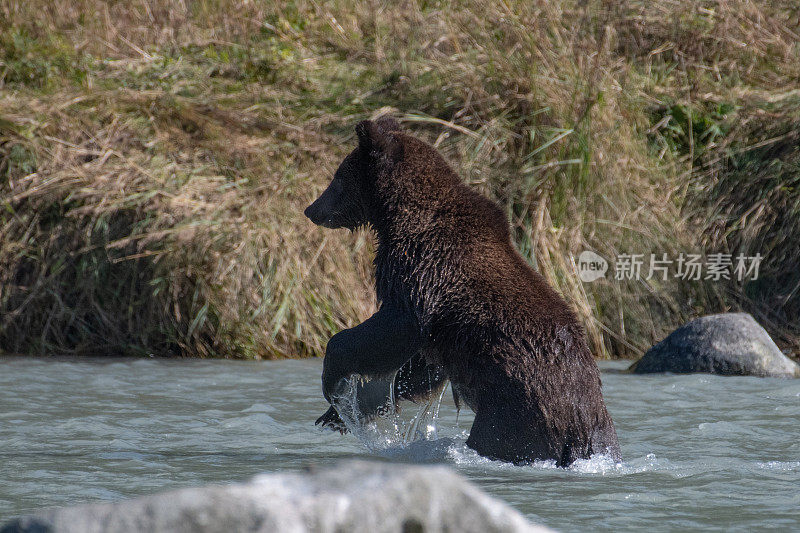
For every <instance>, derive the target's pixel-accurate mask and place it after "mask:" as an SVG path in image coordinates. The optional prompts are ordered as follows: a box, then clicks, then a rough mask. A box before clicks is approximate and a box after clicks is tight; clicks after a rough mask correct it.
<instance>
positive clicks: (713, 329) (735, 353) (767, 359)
mask: <svg viewBox="0 0 800 533" xmlns="http://www.w3.org/2000/svg"><path fill="white" fill-rule="evenodd" d="M630 370H631V371H633V372H634V373H636V374H649V373H655V372H674V373H676V374H685V373H690V372H707V373H711V374H723V375H739V376H763V377H785V378H792V377H800V366H798V365H797V363H795V362H794V361H792V360H791V359H789V358H788V357H786V356H785V355H784V354H783V353H781V351H780V349H778V347H777V346H776V345H775V343H774V342H773V340H772V339H771V338H770V336H769V334H768V333H767V332H766V331H765V330H764V328H762V327H761V326H760V325H759V324H758V322H756V321H755V319H753V317H752V316H750V315H749V314H747V313H722V314H719V315H708V316H704V317H701V318H697V319H695V320H692V321H691V322H689V323H687V324H685V325H684V326H681V327H680V328H678V329H676V330H675V331H673V332H672V333H670V334H669V336H668V337H667V338H666V339H664V340H663V341H661V342H659V343H658V344H656V345H655V346H653V347H652V348H650V350H648V351H647V353H646V354H644V356H643V357H642V358H641V359H639V360H638V361H637V362H635V363H634V364H633V365H631V367H630Z"/></svg>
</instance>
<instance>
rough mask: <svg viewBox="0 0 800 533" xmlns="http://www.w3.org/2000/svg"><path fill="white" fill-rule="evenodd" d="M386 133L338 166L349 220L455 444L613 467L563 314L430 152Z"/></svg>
mask: <svg viewBox="0 0 800 533" xmlns="http://www.w3.org/2000/svg"><path fill="white" fill-rule="evenodd" d="M397 130H398V128H397V127H396V125H395V123H394V122H386V121H384V123H383V124H381V123H377V124H376V123H374V122H363V123H361V124H359V125H358V126H357V132H358V135H359V141H360V144H359V148H358V149H356V150H355V151H354V152H353V154H351V155H350V156H349V159H350V158H352V159H351V161H350V163H349V164H350V165H351V170H350V172H357V173H358V174H359V175H358V176H351V179H352V182H355V183H358V186H359V187H360V189H361V190H359V191H357V192H353V193H352V194H355V195H357V196H358V200H357V202H358V203H359V204H360V206H359V209H360V210H361V212H358V213H355V214H354V215H353V218H352V221H353V222H354V223H355V224H356V225H357V224H361V223H367V224H369V225H370V226H371V227H372V228H373V229H374V230H375V233H376V235H377V241H378V248H377V254H376V257H375V269H376V291H377V296H378V299H379V300H380V301H381V302H392V303H393V305H395V306H398V307H399V308H402V309H405V310H407V312H408V313H410V314H412V315H413V316H414V317H415V319H416V321H417V323H418V325H419V332H420V335H421V336H422V338H423V339H424V342H425V350H424V352H425V353H426V354H427V357H428V359H429V362H431V363H433V364H437V365H440V366H441V367H443V368H444V369H445V372H446V374H447V377H448V378H449V379H450V380H451V382H452V383H453V387H454V390H455V391H456V392H457V394H458V396H460V397H461V398H462V399H463V400H464V401H465V402H466V403H467V404H468V405H469V406H470V407H471V408H472V409H473V410H474V411H475V413H476V416H475V422H474V425H473V427H472V431H471V434H470V437H469V440H468V441H467V444H468V445H469V446H470V447H472V448H473V449H475V450H476V451H478V452H479V453H480V454H481V455H484V456H488V457H491V458H496V459H501V460H505V461H511V462H515V463H525V462H530V461H532V460H535V459H552V460H555V461H556V462H557V463H558V464H559V465H562V466H563V465H568V464H570V463H572V462H573V461H574V460H576V459H579V458H587V457H589V456H590V455H592V454H594V453H609V454H610V455H612V456H613V457H615V458H619V453H620V452H619V445H618V443H617V436H616V432H615V430H614V426H613V423H612V421H611V417H610V416H609V414H608V412H607V411H606V408H605V405H604V402H603V397H602V393H601V383H600V375H599V371H598V369H597V366H596V364H595V362H594V359H593V358H592V355H591V353H590V351H589V349H588V346H587V344H586V340H585V334H584V332H583V330H582V328H581V326H580V325H579V323H578V321H577V319H576V317H575V315H574V314H573V312H572V311H571V309H570V307H569V306H568V305H567V303H566V302H565V301H564V300H563V299H562V298H561V296H559V294H558V293H556V291H555V290H553V289H552V288H551V287H550V286H549V285H548V284H547V283H546V281H545V280H544V278H543V277H542V276H541V275H539V274H538V273H537V272H535V271H534V270H533V269H532V268H531V267H530V266H529V265H528V263H527V262H526V261H525V260H524V259H523V258H522V257H521V256H520V255H519V253H518V252H517V251H516V250H515V248H514V246H513V245H512V243H511V238H510V233H509V224H508V220H507V219H506V216H505V214H504V213H503V211H502V210H501V209H500V208H499V207H498V206H497V205H496V204H495V203H494V202H492V201H491V200H489V199H487V198H485V197H484V196H482V195H481V194H479V193H478V192H476V191H474V190H472V189H471V188H469V187H468V186H466V185H465V184H463V183H462V182H461V180H460V179H459V177H458V176H457V175H456V173H455V172H454V171H453V170H452V169H451V168H450V166H449V165H448V164H447V163H446V162H445V160H444V159H443V158H442V157H441V155H440V154H439V153H438V152H437V151H436V150H435V149H434V148H433V147H432V146H430V145H428V144H426V143H424V142H423V141H420V140H419V139H416V138H414V137H412V136H411V135H408V134H406V133H403V132H400V131H397ZM346 163H347V160H346ZM376 357H380V354H376Z"/></svg>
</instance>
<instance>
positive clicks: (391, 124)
mask: <svg viewBox="0 0 800 533" xmlns="http://www.w3.org/2000/svg"><path fill="white" fill-rule="evenodd" d="M375 125H376V126H378V127H379V128H380V129H382V130H383V131H401V129H400V123H399V122H397V120H396V119H394V118H392V117H390V116H389V115H383V116H381V117H378V118H376V119H375Z"/></svg>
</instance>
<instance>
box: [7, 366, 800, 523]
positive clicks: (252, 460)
mask: <svg viewBox="0 0 800 533" xmlns="http://www.w3.org/2000/svg"><path fill="white" fill-rule="evenodd" d="M626 364H627V363H603V364H601V368H602V369H603V383H604V394H605V397H606V402H607V404H608V407H609V411H610V412H611V414H612V416H613V417H614V420H615V422H616V425H617V431H618V433H619V439H620V444H621V445H622V452H623V456H624V459H625V461H624V462H623V463H621V464H614V463H613V462H611V461H607V460H605V459H603V458H597V459H592V460H590V461H583V462H579V463H578V464H576V465H574V466H573V467H572V468H570V469H566V470H564V469H558V468H554V467H553V466H552V465H549V464H541V465H533V466H527V467H515V466H510V465H506V464H503V463H497V462H493V461H487V460H485V459H482V458H480V457H478V456H476V455H475V454H474V453H472V452H471V450H469V449H467V448H466V447H465V446H464V444H463V442H464V440H465V439H466V435H467V431H468V430H469V426H470V422H471V413H469V412H468V411H465V410H462V411H461V413H459V414H458V415H457V413H456V410H455V407H454V406H453V404H452V399H451V398H450V395H449V393H447V394H445V396H444V401H443V403H442V406H441V410H440V413H439V419H438V423H437V425H436V426H437V428H438V438H437V439H436V440H432V441H422V442H414V443H413V444H411V445H406V446H392V447H389V448H388V449H381V450H375V448H376V447H375V446H373V447H372V448H369V447H367V446H365V445H364V443H362V442H361V441H359V440H358V439H357V438H355V437H353V436H352V435H346V436H341V435H339V434H337V433H333V432H328V431H326V432H323V431H320V430H318V429H317V428H316V427H315V426H314V420H315V419H316V418H317V416H319V415H320V414H322V413H323V412H324V410H325V409H326V407H327V406H326V404H325V402H324V400H323V399H322V396H321V393H320V388H319V387H320V371H321V361H319V360H306V361H276V362H237V361H198V360H156V359H147V360H59V359H26V358H5V359H0V517H2V519H7V518H9V517H12V516H14V515H17V514H21V513H25V512H30V511H33V510H35V509H37V508H40V507H47V506H59V505H70V504H75V503H80V502H90V501H99V500H119V499H122V498H128V497H131V496H137V495H141V494H147V493H152V492H154V491H161V490H165V489H173V488H178V487H186V486H192V485H198V484H202V483H210V482H215V483H220V482H231V481H239V480H246V479H248V478H249V477H251V476H253V475H255V474H258V473H262V472H276V471H284V470H298V469H300V468H301V467H303V466H305V465H308V464H312V463H313V464H317V465H326V464H330V463H333V462H335V461H337V460H339V459H342V458H373V459H376V460H381V461H394V462H435V463H445V464H449V465H451V466H452V467H453V468H454V469H456V470H457V471H459V472H461V473H462V474H463V475H465V476H467V477H468V478H470V479H471V480H473V481H474V482H475V483H477V484H478V485H479V486H481V487H482V488H483V489H484V490H486V491H487V492H489V493H491V494H493V495H494V496H496V497H499V498H501V499H503V500H505V501H506V502H508V503H510V504H511V505H512V506H514V507H516V508H517V509H519V510H520V511H521V512H523V513H524V514H526V515H527V516H528V517H529V518H530V519H531V520H533V521H535V522H539V523H544V524H546V525H548V526H551V527H553V528H555V529H557V530H560V531H586V530H589V529H591V530H607V531H608V530H614V531H620V530H642V529H647V530H649V531H651V532H655V531H683V530H687V529H704V530H712V529H716V530H725V531H731V530H739V531H752V530H762V529H778V530H797V529H800V424H798V421H800V380H779V379H760V378H749V377H718V376H709V375H700V374H697V375H686V376H673V375H661V376H633V375H628V374H624V373H621V372H620V370H621V369H622V368H624V367H625V366H626ZM405 412H406V413H409V415H407V416H410V414H413V412H414V409H406V410H405Z"/></svg>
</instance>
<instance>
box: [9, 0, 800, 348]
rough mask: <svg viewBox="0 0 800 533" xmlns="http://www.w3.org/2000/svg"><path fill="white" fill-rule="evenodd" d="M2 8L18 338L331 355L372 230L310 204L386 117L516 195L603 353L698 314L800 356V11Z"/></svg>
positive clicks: (526, 233)
mask: <svg viewBox="0 0 800 533" xmlns="http://www.w3.org/2000/svg"><path fill="white" fill-rule="evenodd" d="M796 5H797V4H796V2H794V1H793V0H784V1H778V2H765V1H761V2H756V1H751V0H716V1H705V0H704V1H698V0H695V1H692V2H672V1H668V0H654V1H651V2H643V1H641V2H640V1H628V2H622V3H609V2H601V1H594V0H590V1H589V2H577V1H570V0H558V1H551V2H544V1H541V2H488V1H485V2H483V1H468V2H445V1H442V2H433V1H431V2H422V1H420V2H402V3H397V2H376V1H372V2H352V1H350V2H344V1H336V2H329V3H317V2H310V1H309V2H304V1H297V2H284V3H281V5H280V6H275V5H273V3H272V2H253V1H235V0H201V1H197V2H185V1H183V0H174V1H168V2H156V1H155V0H142V1H139V2H132V3H128V2H111V3H106V2H100V1H99V0H82V1H79V2H73V1H67V0H56V1H53V2H49V1H48V2H44V1H39V0H31V1H27V2H5V3H3V4H2V6H0V28H3V29H2V30H0V80H2V81H0V350H6V351H12V352H23V353H50V352H59V353H64V352H78V353H120V352H123V353H132V354H144V353H155V354H159V355H164V354H180V355H201V356H229V357H279V356H284V355H289V356H297V355H308V354H318V353H320V351H321V350H322V349H323V347H324V344H325V342H326V340H327V338H328V337H329V336H330V335H331V334H332V333H334V332H335V331H338V330H339V329H341V328H342V327H347V326H349V325H352V324H354V323H356V322H357V321H358V320H360V319H363V318H365V317H366V316H368V315H369V314H370V312H371V311H372V310H373V308H374V301H373V299H374V296H373V293H372V290H371V288H370V268H369V260H370V257H369V256H370V253H369V252H370V251H371V249H372V241H371V239H370V237H369V235H368V234H366V233H355V234H352V235H351V234H347V233H345V232H329V231H327V232H326V231H322V230H320V229H317V228H314V227H312V226H311V224H310V223H309V222H307V221H306V220H304V218H303V217H302V208H303V207H304V206H305V205H306V204H307V203H308V202H309V201H311V200H312V199H313V198H314V197H315V196H316V195H317V194H318V193H319V192H320V191H321V190H322V188H323V187H324V186H325V184H326V182H327V180H328V179H329V177H330V175H331V173H332V171H333V170H334V169H335V167H336V165H337V163H338V161H340V160H341V158H342V157H343V155H344V154H345V153H346V152H347V151H348V150H349V149H350V148H352V146H353V143H354V138H353V133H352V126H353V125H354V124H355V123H356V122H357V121H358V120H361V119H363V118H367V117H370V116H374V115H375V114H377V113H382V112H386V111H391V112H393V113H394V114H395V115H396V116H397V117H398V118H401V119H402V121H403V123H404V124H405V125H406V127H408V128H409V129H410V130H412V131H413V132H414V133H415V134H418V135H420V136H422V137H424V138H426V139H428V140H429V141H430V142H432V143H435V144H436V146H437V147H438V148H439V149H440V150H441V151H442V152H443V153H444V154H445V156H446V157H447V158H448V160H449V161H451V162H452V164H453V165H454V166H456V167H457V169H458V170H459V172H460V173H461V175H462V176H464V178H465V179H467V180H468V181H469V182H470V183H472V184H473V185H475V186H476V187H479V188H480V189H482V190H483V191H485V192H486V193H487V194H489V195H491V196H493V197H494V198H496V199H497V200H499V201H500V202H501V203H502V205H504V206H505V207H506V209H507V211H508V213H509V216H510V218H511V221H512V224H513V229H514V235H515V238H516V241H517V243H518V245H519V247H520V249H521V250H522V252H523V254H524V255H525V256H526V257H528V258H529V259H530V260H531V262H532V263H533V264H535V265H536V266H537V268H538V269H539V270H540V272H542V273H543V274H544V275H545V276H547V278H548V279H549V280H550V281H551V282H552V283H553V284H554V285H556V286H557V287H558V289H559V290H560V291H561V292H562V293H564V294H565V295H566V296H567V297H568V298H569V299H570V300H571V301H572V302H574V304H575V306H576V308H577V309H578V311H579V313H580V315H581V317H582V318H583V320H584V323H585V324H586V327H587V330H588V332H589V336H590V340H591V342H592V345H593V347H594V349H595V351H596V353H597V354H598V355H599V356H601V355H603V356H609V355H610V356H631V355H634V354H637V353H639V352H641V351H642V350H643V349H646V348H647V347H649V345H650V344H651V343H652V342H654V341H657V340H659V339H660V338H661V337H663V335H664V334H665V333H667V332H668V331H670V330H671V329H672V328H674V327H675V326H676V325H678V324H680V323H681V322H683V321H685V320H686V319H688V318H690V317H692V316H696V315H698V314H703V313H708V312H715V311H723V310H730V309H739V308H742V307H744V308H745V309H748V310H750V311H752V312H754V313H755V314H756V315H757V317H758V318H759V319H761V320H762V321H763V322H764V323H765V324H766V325H767V326H768V329H769V330H770V331H771V333H773V335H775V336H776V338H777V339H778V340H779V341H780V343H782V344H783V345H785V346H788V347H791V348H793V349H797V348H798V346H800V343H799V342H798V338H800V327H798V325H797V316H798V310H800V309H799V308H800V297H799V296H798V290H797V288H798V284H800V274H798V273H797V269H796V265H797V262H798V259H800V249H799V248H800V247H799V246H798V241H797V237H796V235H797V234H798V229H800V228H798V225H800V223H798V220H800V215H799V213H800V193H798V189H797V186H798V179H800V178H798V174H800V172H799V165H800V150H798V143H800V139H798V136H799V135H800V133H799V132H800V94H798V93H797V92H796V88H797V87H798V86H800V85H798V83H799V82H800V45H798V42H800V37H799V36H798V35H799V34H800V28H799V27H798V26H800V8H798V7H796ZM586 248H590V249H594V250H596V251H597V252H599V253H600V254H601V255H604V256H605V257H608V258H611V257H614V256H615V255H616V254H618V253H625V252H628V253H644V254H649V253H651V252H653V253H659V254H660V253H668V254H670V255H671V256H677V253H678V252H680V251H683V252H695V251H708V252H716V251H720V252H725V251H730V252H732V253H739V252H744V253H747V254H750V255H752V254H754V253H755V252H757V251H759V252H761V253H762V254H764V255H766V256H767V260H766V264H765V265H764V266H763V267H762V279H761V280H760V281H759V282H756V283H750V284H746V285H745V286H740V285H739V284H736V283H728V284H724V283H711V282H694V283H690V282H685V281H683V282H678V281H675V280H669V281H666V282H664V281H656V280H650V281H644V280H642V281H638V282H633V281H631V282H617V281H614V280H613V279H612V280H606V281H599V282H595V283H591V284H581V283H580V282H579V281H578V279H577V276H576V275H575V273H574V260H575V259H574V258H575V257H577V254H578V253H580V251H581V250H583V249H586Z"/></svg>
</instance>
